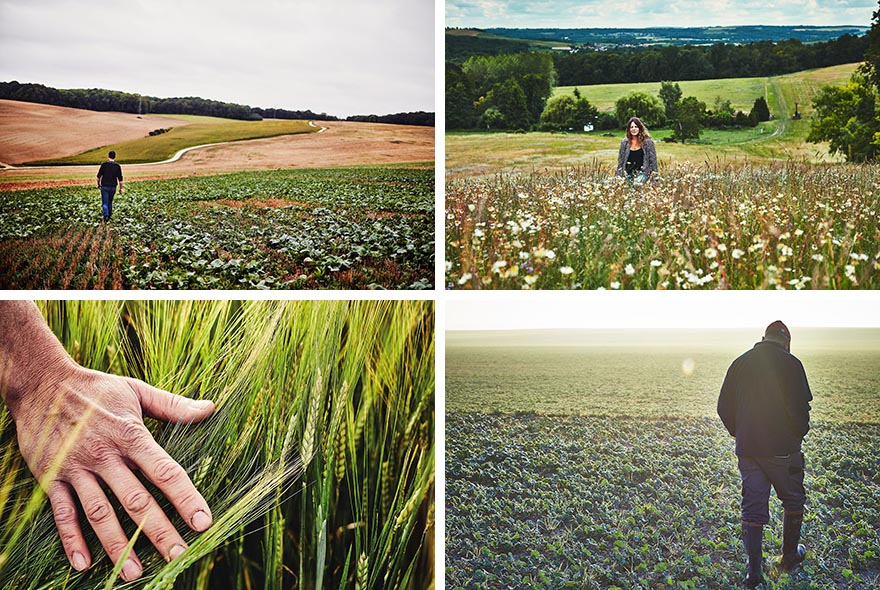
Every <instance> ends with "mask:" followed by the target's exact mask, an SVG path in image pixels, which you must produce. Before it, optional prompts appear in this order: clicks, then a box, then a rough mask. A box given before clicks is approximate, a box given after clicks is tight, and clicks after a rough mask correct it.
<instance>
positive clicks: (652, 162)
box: [617, 137, 659, 177]
mask: <svg viewBox="0 0 880 590" xmlns="http://www.w3.org/2000/svg"><path fill="white" fill-rule="evenodd" d="M642 149H643V150H645V157H644V159H643V160H642V172H643V173H644V174H645V176H648V177H650V176H651V174H652V173H653V174H657V173H658V172H659V168H658V167H657V150H656V148H654V140H653V139H651V138H650V137H649V138H648V139H646V140H645V143H644V145H642ZM627 158H629V140H628V139H626V138H624V139H622V140H621V141H620V152H619V153H618V154H617V175H618V176H626V160H627Z"/></svg>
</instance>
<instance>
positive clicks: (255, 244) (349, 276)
mask: <svg viewBox="0 0 880 590" xmlns="http://www.w3.org/2000/svg"><path fill="white" fill-rule="evenodd" d="M433 187H434V182H433V169H430V168H427V169H420V168H378V167H377V168H348V169H322V170H301V171H297V170H286V171H270V172H255V173H237V174H231V175H223V176H213V177H203V178H186V179H175V180H159V181H146V182H137V183H136V182H132V183H130V184H128V185H127V186H126V191H125V193H124V194H123V195H118V196H117V197H116V199H115V200H114V215H113V220H112V221H111V225H110V227H111V232H112V239H113V241H114V243H118V244H119V245H120V247H121V255H120V256H117V257H114V260H113V264H116V265H118V268H115V269H114V270H113V271H111V272H110V274H111V275H112V274H113V272H116V271H118V272H119V273H120V274H121V276H122V283H123V286H124V288H140V289H144V288H177V289H187V288H190V289H236V288H266V289H269V288H282V289H290V288H355V289H361V288H369V287H379V288H392V289H394V288H430V287H432V286H433V271H434V215H433V211H434V188H433ZM100 219H101V212H100V198H99V195H98V193H97V191H96V190H95V189H93V188H85V187H69V188H63V189H43V190H31V191H18V192H12V193H0V244H2V245H3V247H4V249H5V250H7V251H8V252H11V253H14V255H10V256H7V257H4V260H3V261H2V262H0V283H2V286H4V287H7V288H9V287H13V288H62V287H61V284H60V283H59V278H58V277H57V276H56V275H55V274H54V273H53V272H51V269H49V268H48V267H47V265H46V263H45V262H43V258H42V257H40V256H35V254H37V253H38V252H41V251H42V250H45V249H46V246H45V244H46V242H47V241H48V240H52V239H53V238H55V237H57V236H59V235H64V234H65V233H67V232H69V231H70V228H76V229H80V230H82V231H81V232H80V233H81V234H82V235H83V236H85V237H83V238H82V239H88V237H87V236H89V235H91V233H92V232H91V231H86V229H87V228H90V227H93V226H95V225H96V224H98V223H100ZM99 233H100V232H99ZM78 246H79V244H70V245H69V246H68V247H71V248H74V249H76V248H77V247H78ZM82 247H83V248H84V249H86V250H88V249H90V248H92V247H93V246H92V245H91V244H85V245H82ZM95 270H96V269H92V268H84V269H83V270H82V271H81V272H94V271H95ZM78 284H80V280H79V279H78V278H77V277H74V279H73V281H72V283H71V285H73V286H76V285H78Z"/></svg>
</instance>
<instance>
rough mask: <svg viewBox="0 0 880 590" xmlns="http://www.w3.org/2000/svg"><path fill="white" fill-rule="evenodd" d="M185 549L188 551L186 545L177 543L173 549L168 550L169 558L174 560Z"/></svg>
mask: <svg viewBox="0 0 880 590" xmlns="http://www.w3.org/2000/svg"><path fill="white" fill-rule="evenodd" d="M184 551H186V547H184V546H183V545H175V546H174V547H172V548H171V551H169V552H168V560H169V561H173V560H175V559H177V558H178V557H180V555H181V553H183V552H184Z"/></svg>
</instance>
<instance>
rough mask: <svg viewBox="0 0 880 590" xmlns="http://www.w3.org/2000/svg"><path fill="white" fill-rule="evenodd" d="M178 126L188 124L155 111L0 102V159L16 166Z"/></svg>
mask: <svg viewBox="0 0 880 590" xmlns="http://www.w3.org/2000/svg"><path fill="white" fill-rule="evenodd" d="M181 125H189V123H188V122H187V121H182V120H180V119H173V118H171V117H163V116H159V115H141V116H138V115H133V114H129V113H98V112H95V111H84V110H81V109H71V108H67V107H56V106H52V105H45V104H36V103H30V102H20V101H15V100H0V162H2V163H5V164H12V165H17V164H21V163H23V162H34V161H37V160H47V159H49V158H60V157H63V156H70V155H72V154H78V153H81V152H84V151H86V150H90V149H93V148H96V147H101V146H102V145H110V144H111V143H117V142H120V141H128V140H130V139H137V138H139V137H144V136H145V135H147V134H149V132H150V131H153V130H154V129H167V128H169V127H180V126H181Z"/></svg>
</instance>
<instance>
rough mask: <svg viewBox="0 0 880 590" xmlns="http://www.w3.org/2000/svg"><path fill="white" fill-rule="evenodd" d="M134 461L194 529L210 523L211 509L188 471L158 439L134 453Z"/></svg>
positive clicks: (205, 526) (203, 527) (201, 529)
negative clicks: (157, 441)
mask: <svg viewBox="0 0 880 590" xmlns="http://www.w3.org/2000/svg"><path fill="white" fill-rule="evenodd" d="M130 458H131V460H132V461H134V462H135V464H136V465H137V466H138V468H139V469H140V470H141V473H143V474H144V475H145V476H146V477H147V479H149V480H150V481H151V482H153V483H154V484H155V485H156V487H158V488H159V489H160V490H162V493H163V494H165V497H166V498H168V499H169V500H170V501H171V503H172V504H174V508H175V509H176V510H177V512H178V514H180V516H182V517H183V519H184V520H185V521H186V523H187V524H188V525H189V526H190V528H192V529H193V530H195V531H198V532H202V531H204V530H205V529H207V528H208V527H209V526H211V522H212V517H211V509H210V508H208V503H207V502H205V499H204V498H203V497H202V495H201V494H200V493H199V491H198V490H197V489H196V487H195V486H194V485H193V483H192V481H191V480H190V479H189V476H188V475H187V474H186V471H185V470H184V469H183V467H181V466H180V465H179V464H178V463H177V462H176V461H175V460H174V459H172V458H171V457H170V456H169V455H168V453H166V452H165V450H164V449H163V448H162V447H161V446H159V445H158V444H157V443H156V442H155V441H153V440H151V441H150V443H149V444H147V445H145V447H144V449H143V450H141V451H139V452H137V453H136V454H133V455H132V456H131V457H130Z"/></svg>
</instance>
